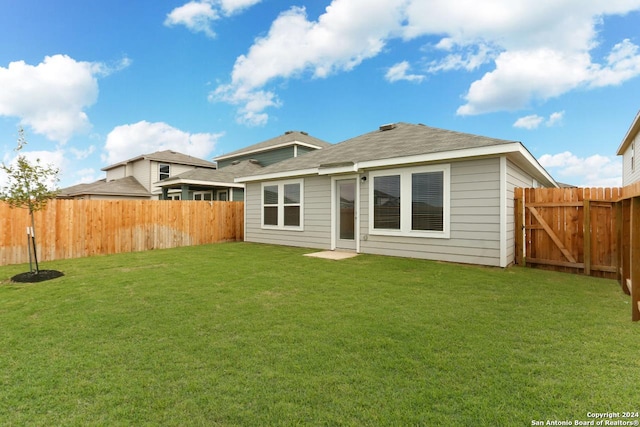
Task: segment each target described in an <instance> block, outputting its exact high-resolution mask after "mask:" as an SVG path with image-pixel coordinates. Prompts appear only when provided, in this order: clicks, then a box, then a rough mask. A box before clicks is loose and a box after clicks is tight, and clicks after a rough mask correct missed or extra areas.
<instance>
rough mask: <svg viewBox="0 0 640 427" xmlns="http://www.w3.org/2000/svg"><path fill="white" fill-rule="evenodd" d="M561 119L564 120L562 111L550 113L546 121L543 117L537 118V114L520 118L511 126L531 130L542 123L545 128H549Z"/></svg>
mask: <svg viewBox="0 0 640 427" xmlns="http://www.w3.org/2000/svg"><path fill="white" fill-rule="evenodd" d="M563 118H564V111H556V112H555V113H551V115H550V116H549V118H548V119H546V121H545V118H544V117H542V116H539V115H537V114H532V115H529V116H524V117H520V118H519V119H518V120H516V122H515V123H514V124H513V127H516V128H521V129H528V130H533V129H537V128H538V127H540V125H541V124H543V123H544V124H545V126H547V127H551V126H556V125H558V124H559V123H561V122H562V119H563Z"/></svg>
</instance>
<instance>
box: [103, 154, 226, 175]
mask: <svg viewBox="0 0 640 427" xmlns="http://www.w3.org/2000/svg"><path fill="white" fill-rule="evenodd" d="M138 160H153V161H156V162H165V163H178V164H182V165H189V166H198V167H204V168H211V169H215V168H216V164H215V163H212V162H209V161H207V160H203V159H199V158H197V157H193V156H189V155H187V154H182V153H178V152H177V151H172V150H164V151H156V152H155V153H150V154H142V155H140V156H137V157H132V158H130V159H128V160H124V161H122V162H119V163H114V164H113V165H109V166H107V167H104V168H102V169H101V170H103V171H107V170H109V169H113V168H115V167H118V166H122V165H126V164H127V163H133V162H137V161H138Z"/></svg>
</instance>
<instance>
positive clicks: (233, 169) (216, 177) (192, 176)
mask: <svg viewBox="0 0 640 427" xmlns="http://www.w3.org/2000/svg"><path fill="white" fill-rule="evenodd" d="M261 170H262V166H260V165H259V164H257V163H255V162H253V161H251V160H245V161H242V162H239V163H237V164H232V165H229V166H227V167H224V168H222V169H217V170H212V169H192V170H189V171H186V172H183V173H181V174H179V175H174V176H172V177H170V178H167V179H164V180H162V181H161V182H160V183H159V184H160V185H161V186H163V187H166V186H168V185H171V184H172V183H176V182H184V181H209V182H228V183H233V182H234V179H235V178H238V177H241V176H246V175H254V174H258V173H260V171H261Z"/></svg>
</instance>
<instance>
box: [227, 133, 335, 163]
mask: <svg viewBox="0 0 640 427" xmlns="http://www.w3.org/2000/svg"><path fill="white" fill-rule="evenodd" d="M290 145H302V146H305V147H310V148H314V149H321V148H326V147H331V146H332V144H330V143H328V142H326V141H323V140H321V139H318V138H315V137H313V136H311V135H309V134H308V133H306V132H303V131H295V130H292V131H287V132H285V133H284V134H283V135H279V136H276V137H275V138H271V139H269V140H267V141H263V142H259V143H257V144H253V145H250V146H248V147H245V148H241V149H240V150H236V151H232V152H231V153H227V154H223V155H221V156H218V157H216V158H215V160H226V159H231V158H234V157H239V156H246V155H249V154H254V153H260V152H263V151H268V150H273V149H276V148H282V147H287V146H290Z"/></svg>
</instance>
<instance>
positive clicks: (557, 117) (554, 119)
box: [545, 111, 564, 127]
mask: <svg viewBox="0 0 640 427" xmlns="http://www.w3.org/2000/svg"><path fill="white" fill-rule="evenodd" d="M562 119H564V111H556V112H555V113H551V115H550V116H549V119H548V120H547V123H545V124H546V125H547V126H549V127H551V126H555V125H557V124H559V123H560V122H562Z"/></svg>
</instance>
